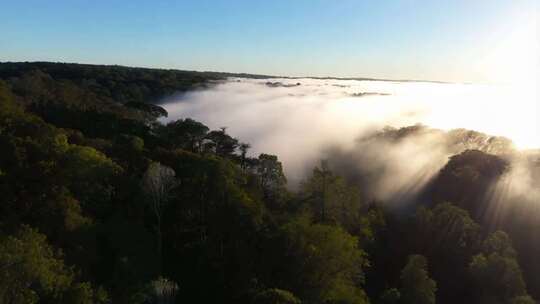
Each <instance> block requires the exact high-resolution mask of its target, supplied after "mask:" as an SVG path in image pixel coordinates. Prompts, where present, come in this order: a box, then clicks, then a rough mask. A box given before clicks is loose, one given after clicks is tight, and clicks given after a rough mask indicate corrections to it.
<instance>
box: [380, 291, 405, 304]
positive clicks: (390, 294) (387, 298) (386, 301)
mask: <svg viewBox="0 0 540 304" xmlns="http://www.w3.org/2000/svg"><path fill="white" fill-rule="evenodd" d="M400 299H401V293H400V292H399V290H398V289H397V288H390V289H387V290H385V291H384V292H383V294H382V295H381V299H380V303H382V304H397V303H399V301H400Z"/></svg>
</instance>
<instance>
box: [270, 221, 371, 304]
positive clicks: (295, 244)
mask: <svg viewBox="0 0 540 304" xmlns="http://www.w3.org/2000/svg"><path fill="white" fill-rule="evenodd" d="M281 237H282V243H281V244H280V245H278V246H280V247H279V252H282V254H283V256H279V258H278V263H279V265H275V267H273V266H270V267H272V271H274V272H278V273H280V274H281V276H280V277H279V278H278V279H277V282H279V283H280V284H282V285H283V284H286V285H284V286H288V287H289V288H290V290H291V291H292V292H294V294H296V295H298V296H299V297H300V299H302V300H303V301H305V302H308V303H367V302H368V299H367V296H366V294H365V292H364V290H363V289H362V287H361V284H363V282H364V269H365V268H366V267H367V266H368V264H369V262H368V260H367V257H366V253H365V252H364V251H363V250H362V249H360V248H359V247H358V239H357V238H356V237H353V236H351V235H350V234H348V233H347V232H346V231H344V230H343V229H342V228H340V227H336V226H328V225H323V224H312V223H311V222H310V221H309V219H308V218H305V217H301V218H298V219H294V220H293V221H291V222H290V223H287V224H285V225H284V226H283V227H282V228H281Z"/></svg>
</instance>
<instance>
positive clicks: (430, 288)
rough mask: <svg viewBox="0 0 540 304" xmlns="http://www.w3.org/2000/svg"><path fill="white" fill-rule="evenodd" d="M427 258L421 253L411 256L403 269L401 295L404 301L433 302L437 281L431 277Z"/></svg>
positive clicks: (426, 303)
mask: <svg viewBox="0 0 540 304" xmlns="http://www.w3.org/2000/svg"><path fill="white" fill-rule="evenodd" d="M427 267H428V265H427V260H426V258H425V257H423V256H421V255H411V256H409V259H408V262H407V265H405V267H403V270H402V271H401V295H402V298H403V303H410V304H433V303H435V292H436V291H437V283H436V282H435V281H433V280H432V279H431V278H430V277H429V273H428V269H427Z"/></svg>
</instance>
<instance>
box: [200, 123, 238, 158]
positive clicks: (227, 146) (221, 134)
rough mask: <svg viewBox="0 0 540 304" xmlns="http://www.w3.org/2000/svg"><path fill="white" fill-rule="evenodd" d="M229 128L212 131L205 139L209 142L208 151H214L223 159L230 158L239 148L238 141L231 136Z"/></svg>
mask: <svg viewBox="0 0 540 304" xmlns="http://www.w3.org/2000/svg"><path fill="white" fill-rule="evenodd" d="M226 131H227V128H225V127H222V128H221V129H220V130H217V131H211V132H210V133H208V134H207V135H206V137H205V139H207V140H209V142H208V143H207V144H206V150H209V151H213V152H214V153H215V154H216V155H218V156H221V157H230V156H232V154H233V153H234V151H235V150H236V148H237V147H238V140H237V139H236V138H233V137H231V136H229V135H228V134H227V133H226Z"/></svg>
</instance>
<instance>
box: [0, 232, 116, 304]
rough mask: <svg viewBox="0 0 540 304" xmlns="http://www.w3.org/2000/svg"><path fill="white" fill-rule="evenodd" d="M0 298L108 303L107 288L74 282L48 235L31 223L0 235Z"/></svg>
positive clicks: (19, 301)
mask: <svg viewBox="0 0 540 304" xmlns="http://www.w3.org/2000/svg"><path fill="white" fill-rule="evenodd" d="M0 261H1V262H0V269H1V272H0V299H1V300H2V303H37V302H38V301H40V300H43V299H55V300H56V301H58V302H61V303H106V301H107V296H106V293H105V292H104V291H102V290H101V291H98V292H96V295H95V297H96V299H95V300H98V301H94V299H93V298H94V290H93V289H92V287H91V286H90V284H88V283H76V282H74V273H73V272H72V270H71V269H70V268H68V267H66V266H65V265H64V262H63V260H62V259H61V256H60V254H59V253H56V252H55V251H54V250H53V248H52V247H51V246H50V245H49V244H48V243H47V240H46V237H45V236H44V235H42V234H40V233H38V232H37V231H36V230H34V229H31V228H29V227H28V226H22V227H21V228H20V229H19V231H18V232H17V233H16V234H15V235H13V236H6V237H2V238H1V239H0Z"/></svg>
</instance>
